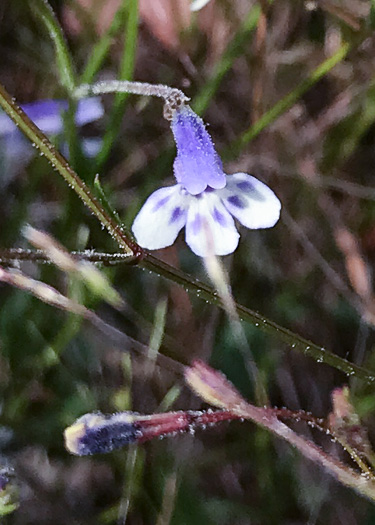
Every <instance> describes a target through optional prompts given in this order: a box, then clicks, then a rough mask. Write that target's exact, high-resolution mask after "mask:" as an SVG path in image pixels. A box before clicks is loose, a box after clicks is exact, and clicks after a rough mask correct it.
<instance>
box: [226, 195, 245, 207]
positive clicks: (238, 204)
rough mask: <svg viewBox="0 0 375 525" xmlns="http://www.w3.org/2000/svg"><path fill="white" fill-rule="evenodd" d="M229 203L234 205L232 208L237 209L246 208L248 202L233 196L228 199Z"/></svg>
mask: <svg viewBox="0 0 375 525" xmlns="http://www.w3.org/2000/svg"><path fill="white" fill-rule="evenodd" d="M227 201H228V202H229V204H232V206H235V207H236V208H246V207H247V205H246V202H245V201H244V200H243V199H241V197H240V196H239V195H231V196H230V197H228V199H227Z"/></svg>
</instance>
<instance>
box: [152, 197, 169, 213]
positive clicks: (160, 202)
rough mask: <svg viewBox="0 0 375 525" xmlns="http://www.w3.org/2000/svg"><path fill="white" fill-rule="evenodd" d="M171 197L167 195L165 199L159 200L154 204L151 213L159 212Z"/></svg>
mask: <svg viewBox="0 0 375 525" xmlns="http://www.w3.org/2000/svg"><path fill="white" fill-rule="evenodd" d="M171 196H172V195H167V196H166V197H163V198H162V199H160V200H159V201H158V202H157V203H156V204H155V206H154V207H153V208H152V211H153V212H155V211H158V210H160V208H162V207H163V206H164V204H166V203H167V202H168V201H169V199H170V198H171Z"/></svg>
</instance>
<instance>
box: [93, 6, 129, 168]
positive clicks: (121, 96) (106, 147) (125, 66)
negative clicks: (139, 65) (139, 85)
mask: <svg viewBox="0 0 375 525" xmlns="http://www.w3.org/2000/svg"><path fill="white" fill-rule="evenodd" d="M124 4H125V2H124ZM127 4H128V16H127V22H126V28H125V32H126V33H125V34H126V37H125V41H124V50H123V54H122V61H121V65H120V71H119V79H120V80H132V78H133V73H134V64H135V54H136V49H137V37H138V0H128V2H127ZM128 96H129V94H128V93H117V94H116V96H115V100H114V103H113V106H112V110H111V114H110V118H109V123H108V126H107V130H106V132H105V135H104V138H103V145H102V148H101V150H100V152H99V154H98V156H97V165H98V168H99V169H100V168H101V167H102V166H103V165H104V164H105V162H106V160H107V158H108V155H109V154H110V152H111V149H112V148H113V144H114V143H115V142H116V138H117V137H118V135H119V130H120V126H121V121H122V118H123V114H124V110H125V104H126V100H127V98H128Z"/></svg>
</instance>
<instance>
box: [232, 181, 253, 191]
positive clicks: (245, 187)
mask: <svg viewBox="0 0 375 525" xmlns="http://www.w3.org/2000/svg"><path fill="white" fill-rule="evenodd" d="M236 186H237V188H238V189H239V190H241V191H243V192H244V193H250V192H251V191H254V189H255V188H254V186H253V185H252V184H251V182H249V181H248V180H243V181H241V182H238V183H237V184H236Z"/></svg>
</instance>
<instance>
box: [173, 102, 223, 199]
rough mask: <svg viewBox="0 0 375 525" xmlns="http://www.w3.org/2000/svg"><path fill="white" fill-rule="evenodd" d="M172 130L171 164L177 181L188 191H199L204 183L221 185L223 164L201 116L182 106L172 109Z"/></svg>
mask: <svg viewBox="0 0 375 525" xmlns="http://www.w3.org/2000/svg"><path fill="white" fill-rule="evenodd" d="M172 131H173V135H174V138H175V141H176V145H177V157H176V159H175V162H174V165H173V169H174V174H175V177H176V179H177V182H179V183H180V184H182V185H183V186H184V188H186V190H187V191H188V192H189V193H190V194H191V195H197V194H199V193H202V191H204V190H205V189H206V188H207V186H210V187H211V188H214V189H221V188H224V186H225V184H226V180H225V174H224V172H223V166H222V163H221V160H220V157H219V155H218V154H217V153H216V150H215V148H214V145H213V142H212V140H211V137H210V135H209V134H208V133H207V130H206V127H205V125H204V122H203V120H202V119H201V118H200V117H198V115H196V114H195V113H194V111H193V110H192V109H191V108H189V107H188V106H184V107H182V108H180V109H178V110H176V111H175V113H174V116H173V119H172Z"/></svg>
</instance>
